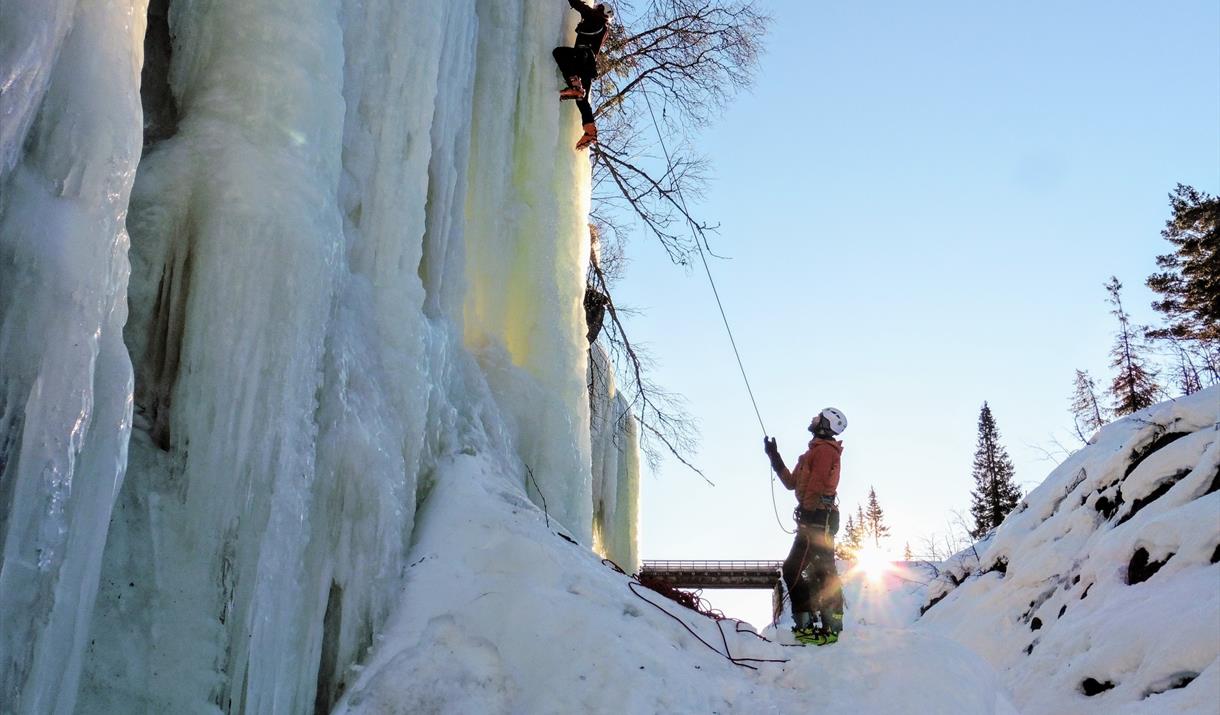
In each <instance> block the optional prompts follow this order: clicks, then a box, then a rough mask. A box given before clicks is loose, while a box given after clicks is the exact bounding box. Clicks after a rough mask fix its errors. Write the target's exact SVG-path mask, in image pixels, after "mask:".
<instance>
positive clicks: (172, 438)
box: [0, 0, 638, 713]
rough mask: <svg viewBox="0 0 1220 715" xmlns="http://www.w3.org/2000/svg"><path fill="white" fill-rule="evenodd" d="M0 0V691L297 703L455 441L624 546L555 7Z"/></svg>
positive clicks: (524, 2)
mask: <svg viewBox="0 0 1220 715" xmlns="http://www.w3.org/2000/svg"><path fill="white" fill-rule="evenodd" d="M3 13H4V17H3V22H2V23H0V63H2V65H0V70H2V71H3V74H2V75H0V78H2V79H0V82H2V85H0V86H2V87H3V93H2V94H0V117H3V127H2V131H0V142H2V145H0V149H2V154H0V158H2V161H3V163H2V164H0V171H2V174H0V192H2V193H0V549H2V553H3V563H2V564H0V693H3V694H4V695H5V696H6V697H8V696H9V695H10V694H13V696H14V697H13V699H11V700H8V701H7V702H6V708H7V707H12V709H13V711H14V712H18V713H45V712H57V713H68V712H74V711H75V712H98V713H112V712H124V713H132V712H147V713H161V712H247V713H253V712H267V713H270V712H305V711H312V710H314V709H315V708H318V709H323V710H324V709H326V708H328V707H329V706H330V705H331V704H332V703H334V702H335V701H336V700H337V699H338V698H339V696H340V695H341V693H342V691H343V689H344V688H345V687H346V686H347V684H348V682H349V678H350V677H351V674H352V672H353V671H352V669H351V666H352V665H354V664H356V663H358V662H359V661H360V660H361V659H362V658H364V657H365V656H366V654H367V653H368V649H369V647H370V646H371V645H372V644H373V642H374V640H375V638H376V636H377V634H378V632H379V630H380V629H381V628H382V627H383V625H384V624H385V623H386V622H387V620H388V618H389V617H390V615H391V613H392V611H393V610H394V608H395V607H396V604H397V602H398V594H399V591H400V590H401V589H402V587H403V585H404V582H405V581H406V580H407V575H406V574H407V566H408V564H407V563H406V553H407V548H408V546H409V545H410V543H411V539H412V533H413V528H414V523H415V518H416V506H417V504H418V503H419V502H420V501H421V500H422V499H424V498H426V496H427V495H428V494H429V493H430V492H431V490H432V489H433V488H434V486H435V480H436V479H437V478H438V476H437V475H438V471H437V465H438V463H440V462H441V461H442V460H444V459H446V458H447V457H448V456H450V455H454V454H479V455H483V456H485V457H489V458H490V459H491V461H493V462H495V463H498V464H501V465H502V467H503V472H504V473H505V474H507V475H509V476H510V477H511V479H512V481H513V482H514V483H515V484H516V485H518V487H519V488H520V489H522V490H527V491H528V494H529V495H530V497H531V498H532V499H533V501H534V502H535V503H536V504H538V505H541V504H542V503H543V501H544V500H545V504H546V508H547V513H548V518H549V519H552V520H555V521H557V522H558V523H559V524H562V526H563V527H564V529H565V530H566V532H567V533H569V534H571V535H572V536H573V537H575V538H576V539H578V540H579V541H581V542H582V543H584V544H587V545H589V546H594V545H596V547H597V548H598V549H599V550H601V551H603V552H604V553H606V554H607V555H609V556H611V558H615V559H616V560H620V562H625V563H623V565H624V566H625V567H626V566H628V565H629V564H634V561H635V560H636V558H637V557H636V552H635V531H636V520H637V512H638V507H637V502H638V489H637V486H636V482H637V481H638V456H637V455H636V453H635V452H636V449H637V434H636V430H635V427H634V424H633V422H632V420H631V418H630V416H629V415H625V414H624V410H625V407H624V404H623V402H622V400H621V398H618V399H616V398H615V396H614V392H613V387H612V386H609V387H608V389H607V390H606V391H602V392H597V391H595V392H593V393H592V400H593V403H594V408H595V410H594V411H593V412H591V411H590V397H591V392H590V390H589V383H588V381H587V380H588V378H589V375H590V374H592V373H591V370H594V369H596V370H601V371H602V372H603V374H605V375H607V376H608V375H609V371H610V368H609V365H608V363H606V361H605V358H604V356H603V355H602V354H601V353H600V352H598V351H597V350H595V351H594V354H595V355H596V356H598V357H597V362H596V365H595V366H593V367H592V368H591V367H590V365H589V360H588V355H589V350H588V348H589V345H588V343H587V341H586V338H585V325H584V313H583V310H582V309H581V298H582V296H583V293H584V287H585V283H584V269H585V261H586V258H587V256H588V255H589V235H588V229H587V226H586V220H587V219H586V216H587V213H588V201H589V170H588V164H587V158H586V156H585V155H584V154H576V153H574V152H573V151H572V149H571V146H572V144H573V143H574V142H575V141H576V139H577V137H578V135H579V133H580V130H579V123H578V121H577V120H576V117H575V114H574V112H575V110H574V109H572V108H571V107H568V106H561V105H559V104H558V103H557V102H556V101H555V96H554V90H555V89H556V88H557V86H558V84H557V83H558V81H559V78H558V77H557V76H556V73H555V71H554V68H553V66H552V62H551V58H550V48H551V47H552V46H554V45H556V44H559V43H561V42H563V41H564V40H565V39H566V37H567V36H568V33H570V31H571V23H572V22H573V21H574V17H569V15H572V14H571V13H569V12H568V11H567V8H566V6H565V5H564V4H563V3H558V2H553V3H552V2H547V3H541V2H531V1H530V0H446V1H445V2H436V1H435V0H405V1H404V0H151V2H141V1H139V0H134V1H133V0H15V3H9V4H6V5H5V6H4V10H3ZM141 102H142V103H143V107H141ZM141 124H143V139H144V142H143V144H144V145H143V149H142V150H141V133H142V132H141ZM137 164H138V165H137ZM128 234H130V249H129V239H128ZM129 311H130V315H129V314H128V313H129ZM591 425H592V434H591ZM594 439H596V444H595V443H594ZM527 482H528V489H527ZM455 528H456V527H455ZM6 711H7V710H6Z"/></svg>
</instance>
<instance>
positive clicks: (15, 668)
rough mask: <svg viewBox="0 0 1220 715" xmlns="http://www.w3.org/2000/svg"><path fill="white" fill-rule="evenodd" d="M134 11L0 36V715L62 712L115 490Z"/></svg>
mask: <svg viewBox="0 0 1220 715" xmlns="http://www.w3.org/2000/svg"><path fill="white" fill-rule="evenodd" d="M143 4H144V3H142V2H140V1H139V0H136V1H135V2H128V1H121V0H109V1H98V2H87V3H80V4H79V6H78V5H77V3H73V2H49V1H48V2H21V0H18V2H17V4H16V7H13V6H11V5H10V4H6V5H5V7H4V19H3V23H2V24H0V64H2V66H3V68H4V72H5V73H6V76H5V78H4V82H5V88H4V89H5V91H4V93H3V98H0V117H3V119H0V124H2V126H0V139H2V140H3V147H2V149H3V157H2V161H3V164H2V165H0V549H2V552H3V555H2V557H0V564H2V565H0V700H3V703H4V704H3V706H2V708H0V709H3V710H4V711H5V712H12V713H51V712H55V713H66V712H71V710H72V708H73V706H74V702H75V697H76V685H77V681H78V679H79V676H80V670H81V661H82V654H83V651H84V646H85V639H86V637H87V633H88V630H89V622H90V614H91V612H92V608H93V601H94V597H95V594H96V592H97V583H98V572H99V569H100V563H101V558H102V546H103V544H104V543H105V541H106V531H107V525H108V523H109V520H110V514H111V508H112V506H113V504H114V497H115V494H116V492H117V490H118V488H119V485H120V484H121V482H122V479H123V473H124V466H125V463H126V453H127V438H128V434H129V431H130V423H131V366H130V363H129V361H128V359H127V353H126V350H125V348H124V347H123V344H122V333H121V331H122V326H123V322H124V321H125V319H126V311H127V307H126V297H125V296H126V285H127V274H128V266H127V233H126V229H125V227H124V219H125V214H126V209H127V198H128V194H129V191H130V188H131V181H132V176H133V173H134V169H135V164H136V161H137V159H138V158H139V152H140V104H139V98H138V94H137V91H138V90H137V88H138V86H139V68H140V63H141V56H142V51H141V43H140V38H141V37H142V35H143V29H144V14H143ZM69 28H70V29H69ZM35 115H36V116H37V118H36V119H35Z"/></svg>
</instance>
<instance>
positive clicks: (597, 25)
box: [551, 0, 614, 149]
mask: <svg viewBox="0 0 1220 715" xmlns="http://www.w3.org/2000/svg"><path fill="white" fill-rule="evenodd" d="M568 4H569V5H571V6H572V9H573V10H575V11H576V12H578V13H580V22H579V23H577V25H576V41H575V42H573V43H572V46H571V47H556V48H555V49H554V50H553V51H552V52H551V55H552V56H554V58H555V64H557V65H559V71H560V72H561V73H562V74H563V77H564V79H565V80H566V81H567V87H565V88H564V89H563V90H562V91H560V92H559V99H560V100H564V99H572V100H575V101H576V108H577V109H579V110H580V123H581V124H582V125H583V127H584V130H585V133H584V136H582V137H581V138H580V141H579V142H577V143H576V148H577V149H584V148H585V147H587V146H589V145H590V144H592V143H593V142H595V141H597V125H596V124H594V123H593V107H591V106H590V105H589V92H590V91H592V89H593V79H594V78H595V77H597V55H598V53H599V52H601V51H602V43H603V42H604V41H605V39H606V33H607V31H608V30H609V29H610V19H611V18H612V17H614V11H613V10H612V9H610V8H609V7H608V6H607V5H605V4H602V3H599V4H597V5H595V6H593V7H590V6H588V5H586V4H585V3H584V2H582V0H568Z"/></svg>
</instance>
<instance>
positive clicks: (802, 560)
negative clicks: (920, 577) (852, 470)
mask: <svg viewBox="0 0 1220 715" xmlns="http://www.w3.org/2000/svg"><path fill="white" fill-rule="evenodd" d="M845 429H847V418H846V417H844V416H843V413H842V412H840V411H838V410H836V409H835V408H833V407H827V408H826V409H824V410H822V411H821V412H819V413H818V414H817V416H816V417H814V418H813V421H811V422H810V423H809V431H810V432H812V433H813V440H812V441H811V442H810V443H809V449H808V450H807V451H806V452H805V453H804V454H802V455H801V457H800V459H798V460H797V461H796V468H795V469H793V470H792V471H788V467H787V466H786V465H785V464H784V459H783V457H781V456H779V448H778V447H777V446H776V444H775V440H774V439H773V438H768V437H763V451H765V452H766V453H767V456H768V457H769V458H770V459H771V468H772V469H774V470H775V473H776V474H777V475H778V476H779V479H780V481H781V482H783V483H784V486H785V487H787V488H788V489H793V490H795V491H796V499H797V506H796V511H795V512H793V518H794V519H796V539H795V540H793V542H792V550H791V551H789V552H788V558H787V559H785V560H784V569H783V575H784V583H785V584H786V585H787V586H788V596H789V598H790V599H791V600H792V620H793V623H794V625H793V627H792V632H793V634H794V635H795V636H796V639H797V640H798V641H800V642H801V643H805V644H813V645H826V644H828V643H834V642H836V641H838V640H839V631H841V630H843V587H842V586H841V585H840V583H839V572H838V570H837V569H836V568H835V533H836V532H837V531H838V530H839V507H838V505H837V504H836V503H835V493H836V491H837V490H838V488H839V456H840V455H841V454H842V453H843V443H842V442H840V441H838V440H837V439H835V435H838V434H840V433H842V432H843V430H845ZM815 615H816V616H817V618H818V620H820V624H819V625H817V626H815V625H814V620H815Z"/></svg>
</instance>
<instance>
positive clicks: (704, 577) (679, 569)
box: [639, 561, 784, 590]
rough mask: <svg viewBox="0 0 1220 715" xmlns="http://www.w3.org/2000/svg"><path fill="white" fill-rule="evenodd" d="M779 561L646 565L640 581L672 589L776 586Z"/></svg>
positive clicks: (657, 563) (685, 562) (693, 562)
mask: <svg viewBox="0 0 1220 715" xmlns="http://www.w3.org/2000/svg"><path fill="white" fill-rule="evenodd" d="M783 563H784V562H782V561H645V562H644V563H643V565H642V566H640V573H639V576H640V579H641V580H645V579H651V580H654V581H660V582H662V583H665V584H667V585H669V586H673V587H674V588H765V589H768V590H770V589H774V588H775V585H776V584H777V583H778V582H779V578H780V575H779V571H780V567H781V566H783Z"/></svg>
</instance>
